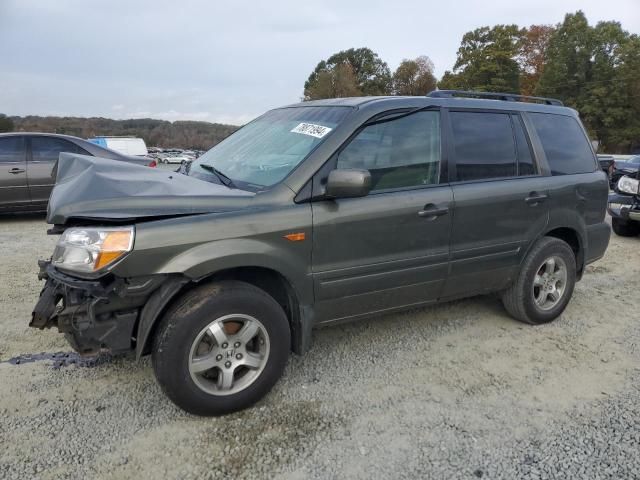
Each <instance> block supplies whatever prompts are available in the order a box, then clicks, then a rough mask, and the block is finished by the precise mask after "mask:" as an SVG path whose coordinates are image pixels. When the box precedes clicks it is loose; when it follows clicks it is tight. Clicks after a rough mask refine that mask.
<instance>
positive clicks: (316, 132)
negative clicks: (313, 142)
mask: <svg viewBox="0 0 640 480" xmlns="http://www.w3.org/2000/svg"><path fill="white" fill-rule="evenodd" d="M330 131H331V129H330V128H329V127H323V126H322V125H315V124H313V123H300V124H298V126H297V127H296V128H294V129H293V130H291V132H293V133H302V134H303V135H311V136H312V137H316V138H322V137H324V136H325V135H326V134H327V133H329V132H330Z"/></svg>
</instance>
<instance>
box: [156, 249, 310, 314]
mask: <svg viewBox="0 0 640 480" xmlns="http://www.w3.org/2000/svg"><path fill="white" fill-rule="evenodd" d="M277 241H278V242H281V243H282V246H276V245H274V244H273V243H272V242H267V241H264V240H258V239H252V238H239V239H238V238H235V239H228V240H218V241H215V242H210V243H205V244H202V245H198V246H196V247H193V248H190V249H188V250H186V251H184V252H183V253H181V254H179V255H176V256H175V257H173V258H171V259H170V260H169V261H168V262H167V263H166V264H165V265H163V266H162V267H161V268H160V269H159V270H158V273H169V272H170V273H182V274H183V275H185V276H186V277H188V278H190V279H192V280H195V281H198V280H200V279H202V278H205V277H208V276H211V275H212V274H214V273H216V272H221V271H223V270H229V269H233V268H240V267H261V268H267V269H269V270H274V271H276V272H278V273H280V274H281V275H282V276H283V277H285V278H286V279H287V280H288V281H289V283H290V284H291V285H292V286H293V288H294V290H295V292H296V295H297V296H298V300H299V301H300V303H301V304H310V303H313V282H312V281H311V276H310V269H309V265H310V263H309V260H310V258H309V256H310V251H308V250H309V248H310V247H309V246H308V245H306V243H310V241H308V240H307V241H306V242H289V241H287V240H285V239H284V238H281V239H277Z"/></svg>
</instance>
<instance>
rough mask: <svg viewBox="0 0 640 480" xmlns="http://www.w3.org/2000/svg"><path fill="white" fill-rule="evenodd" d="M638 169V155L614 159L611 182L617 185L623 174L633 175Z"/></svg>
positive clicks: (639, 156)
mask: <svg viewBox="0 0 640 480" xmlns="http://www.w3.org/2000/svg"><path fill="white" fill-rule="evenodd" d="M638 169H640V155H636V156H635V157H631V158H629V159H627V160H616V161H615V162H614V164H613V169H612V171H611V177H610V179H611V183H612V185H617V184H618V181H619V180H620V179H621V178H622V177H624V176H625V175H631V176H634V175H635V174H637V173H638Z"/></svg>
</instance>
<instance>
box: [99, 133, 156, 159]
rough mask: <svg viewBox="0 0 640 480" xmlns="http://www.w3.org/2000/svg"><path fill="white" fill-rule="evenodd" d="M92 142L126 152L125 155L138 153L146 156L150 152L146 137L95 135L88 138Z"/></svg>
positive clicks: (137, 154)
mask: <svg viewBox="0 0 640 480" xmlns="http://www.w3.org/2000/svg"><path fill="white" fill-rule="evenodd" d="M88 140H89V141H90V142H92V143H95V144H96V145H100V146H101V147H105V148H109V149H111V150H115V151H116V152H120V153H124V154H125V155H136V156H141V157H144V156H145V155H147V153H149V152H148V151H147V144H146V143H144V139H142V138H137V137H94V138H89V139H88Z"/></svg>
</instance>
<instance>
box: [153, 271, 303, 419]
mask: <svg viewBox="0 0 640 480" xmlns="http://www.w3.org/2000/svg"><path fill="white" fill-rule="evenodd" d="M249 327H251V328H249ZM254 328H255V329H257V332H258V333H256V334H255V335H254V336H252V337H250V338H249V336H250V335H251V331H252V330H253V329H254ZM234 330H235V332H234ZM212 332H213V333H212ZM245 337H246V338H247V339H245ZM225 339H226V342H225ZM245 340H246V341H245ZM243 342H244V343H243ZM223 347H224V348H223ZM290 349H291V332H290V330H289V322H288V321H287V317H286V315H285V313H284V311H283V309H282V307H281V306H280V305H279V304H278V303H277V302H276V301H275V300H274V299H273V297H271V296H270V295H268V294H267V293H266V292H264V291H263V290H260V289H259V288H256V287H254V286H253V285H250V284H248V283H244V282H239V281H224V282H216V283H211V284H207V285H203V286H201V287H198V288H196V289H194V290H191V291H189V292H187V293H186V294H185V295H184V296H182V297H181V298H180V299H179V300H178V301H177V302H175V303H174V304H173V305H172V307H170V309H169V310H168V311H167V313H166V314H165V315H164V317H163V319H162V321H161V323H160V325H159V326H158V329H157V333H156V335H155V337H154V344H153V352H152V364H153V370H154V372H155V376H156V379H157V380H158V383H159V384H160V386H161V388H162V390H163V391H164V393H165V394H166V395H167V396H168V397H169V398H170V399H171V401H173V402H174V403H175V404H176V405H177V406H178V407H180V408H182V409H183V410H186V411H187V412H189V413H192V414H194V415H201V416H213V415H222V414H225V413H230V412H234V411H237V410H242V409H244V408H247V407H249V406H251V405H253V404H254V403H255V402H257V401H258V400H260V399H261V398H262V397H264V396H265V395H266V394H267V393H268V392H269V390H271V388H272V387H273V386H274V385H275V383H276V382H277V381H278V379H279V378H280V377H281V376H282V372H283V370H284V368H285V366H286V363H287V359H288V357H289V351H290ZM250 363H253V365H250ZM258 363H259V364H260V366H256V365H257V364H258ZM229 375H230V376H231V377H229ZM229 378H232V379H233V380H229ZM227 380H228V381H229V383H227V384H225V382H226V381H227Z"/></svg>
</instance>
